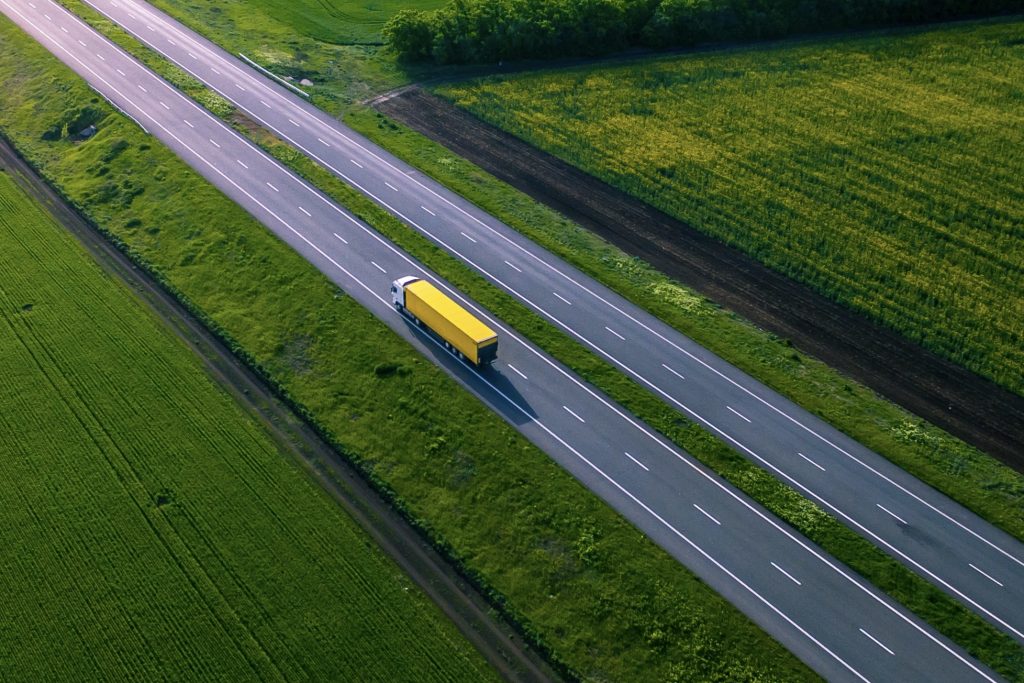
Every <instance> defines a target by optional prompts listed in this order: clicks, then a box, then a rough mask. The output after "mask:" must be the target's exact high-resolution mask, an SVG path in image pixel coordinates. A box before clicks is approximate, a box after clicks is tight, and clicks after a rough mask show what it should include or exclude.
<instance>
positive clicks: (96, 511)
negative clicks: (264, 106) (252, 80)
mask: <svg viewBox="0 0 1024 683" xmlns="http://www.w3.org/2000/svg"><path fill="white" fill-rule="evenodd" d="M4 21H6V20H4ZM3 33H4V34H5V35H4V40H7V39H8V38H9V37H10V36H9V35H6V34H9V33H10V29H9V28H8V27H7V26H4V27H3ZM5 52H8V51H7V50H5ZM8 56H9V52H8V54H6V55H5V57H8ZM5 83H9V81H5ZM62 144H63V145H64V146H67V147H70V144H69V143H62ZM125 154H128V155H132V156H135V155H138V154H140V152H138V151H137V150H127V149H126V150H125ZM0 386H2V387H3V391H2V392H0V434H2V435H3V437H2V439H0V480H2V482H3V484H2V487H3V500H4V514H3V516H2V519H0V544H2V545H3V548H4V563H3V565H4V570H3V581H2V583H3V591H2V594H0V613H2V614H3V615H4V616H3V622H4V627H3V639H2V642H0V679H4V680H23V681H29V680H46V681H58V680H68V681H81V680H91V681H102V680H123V679H124V678H132V679H137V680H158V679H166V680H175V679H181V680H186V679H194V678H204V679H219V680H232V679H253V678H259V679H272V680H273V679H277V680H281V679H310V678H313V679H320V680H338V679H352V678H359V679H362V680H370V679H374V680H387V681H392V680H417V681H420V680H433V681H452V680H465V681H477V680H481V679H483V680H487V679H495V678H496V675H495V674H494V673H493V672H491V671H489V669H488V667H487V665H486V663H485V662H484V661H483V659H482V658H481V657H480V656H479V654H477V653H476V652H475V651H474V650H473V648H472V647H471V646H470V645H469V643H467V642H466V641H465V640H464V639H463V638H462V637H461V636H460V635H459V633H458V632H457V631H456V630H455V627H454V626H453V625H452V624H451V623H450V622H449V621H448V619H447V618H446V617H444V616H443V615H442V614H441V612H440V611H439V610H438V609H437V607H436V606H435V605H433V604H432V603H431V602H430V601H429V600H428V599H426V597H425V596H423V595H422V594H421V593H420V592H419V591H418V590H417V589H415V587H413V586H412V585H411V583H410V581H409V580H408V579H407V578H406V577H405V576H404V575H403V574H402V572H401V571H399V570H398V568H397V567H396V566H395V565H394V564H392V563H391V561H390V560H388V559H387V558H385V557H383V555H382V554H381V553H380V551H379V550H377V549H376V548H375V547H373V546H372V544H371V543H370V542H369V541H368V539H367V537H366V536H365V534H364V533H363V532H362V531H361V530H360V529H359V528H358V527H357V526H356V524H355V523H354V522H353V521H352V520H351V519H349V518H348V517H347V516H346V515H345V514H344V513H343V512H341V511H340V510H339V509H338V507H337V506H336V504H335V503H334V502H333V501H332V500H331V499H330V498H329V497H328V496H327V495H326V494H325V493H324V492H323V491H322V490H321V489H320V488H319V487H318V486H317V485H316V484H315V483H313V482H312V480H311V479H310V478H309V477H308V476H307V475H306V474H305V473H304V472H303V471H302V470H301V469H299V467H298V466H297V465H296V464H295V463H294V462H292V461H291V460H289V459H288V457H287V456H285V455H284V454H283V453H282V451H281V450H279V448H278V447H277V446H276V445H275V443H274V442H273V441H272V440H271V438H270V436H269V435H268V433H267V432H266V431H265V429H264V428H263V426H262V425H260V424H259V423H258V422H257V421H256V419H255V418H254V417H252V416H251V415H247V414H246V413H244V412H243V410H242V409H241V408H240V407H239V406H238V405H237V404H236V403H235V402H234V400H233V399H232V398H231V397H230V396H229V395H228V394H227V393H226V392H225V391H223V390H222V389H221V388H220V387H218V386H216V385H215V384H214V383H213V381H212V380H211V379H210V377H209V376H208V375H207V374H206V373H205V372H204V370H203V368H202V366H201V363H200V362H199V360H198V359H197V358H196V357H195V356H194V355H193V353H192V351H191V350H190V349H189V348H188V347H187V346H186V345H185V344H184V343H182V342H181V340H179V339H177V338H176V337H175V335H174V334H173V333H172V332H171V331H170V330H169V329H167V328H166V327H165V326H164V324H163V323H162V322H161V321H160V320H158V319H157V318H156V317H155V315H153V314H152V313H151V312H150V311H149V310H147V309H146V308H145V306H144V305H143V304H142V303H141V302H140V301H139V300H138V299H137V298H136V297H135V295H134V294H133V293H132V292H131V291H130V290H129V289H128V288H127V287H125V286H123V285H121V284H120V283H119V282H117V281H116V280H114V279H112V278H111V277H109V276H108V275H107V274H106V273H105V272H103V271H102V270H101V268H100V267H98V266H97V264H96V263H95V262H93V261H92V259H91V258H90V257H89V255H88V254H87V253H86V252H85V250H84V249H83V248H82V247H81V246H80V245H79V244H78V243H77V242H75V240H74V238H72V237H71V236H70V235H69V234H68V233H67V232H66V231H65V230H64V229H63V228H61V227H60V226H58V225H57V224H56V223H54V222H53V220H52V219H51V218H50V217H49V216H48V215H47V214H45V213H44V212H43V209H42V208H41V207H40V206H38V205H37V204H35V203H34V202H33V201H32V200H30V199H29V197H28V196H27V195H25V194H24V192H23V191H22V190H21V189H20V188H19V187H18V186H17V185H16V184H15V182H14V180H13V179H12V178H11V177H10V176H9V175H7V173H4V172H3V171H0ZM414 671H415V672H416V673H415V675H411V672H414Z"/></svg>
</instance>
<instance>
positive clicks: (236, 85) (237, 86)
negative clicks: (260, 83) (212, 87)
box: [235, 83, 245, 91]
mask: <svg viewBox="0 0 1024 683" xmlns="http://www.w3.org/2000/svg"><path fill="white" fill-rule="evenodd" d="M235 87H236V88H238V89H239V90H242V91H245V86H244V85H242V84H241V83H235Z"/></svg>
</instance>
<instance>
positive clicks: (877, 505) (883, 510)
mask: <svg viewBox="0 0 1024 683" xmlns="http://www.w3.org/2000/svg"><path fill="white" fill-rule="evenodd" d="M875 506H876V507H878V509H879V510H881V511H882V512H885V513H887V514H889V515H891V516H892V517H894V518H896V521H898V522H899V523H900V524H906V522H905V521H903V518H902V517H900V516H899V515H897V514H895V513H894V512H892V511H890V510H888V509H886V508H884V507H882V505H880V504H879V503H875Z"/></svg>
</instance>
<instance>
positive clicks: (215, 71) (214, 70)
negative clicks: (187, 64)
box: [210, 66, 221, 76]
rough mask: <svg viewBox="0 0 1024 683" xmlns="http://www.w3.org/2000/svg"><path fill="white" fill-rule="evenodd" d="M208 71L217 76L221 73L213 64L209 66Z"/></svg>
mask: <svg viewBox="0 0 1024 683" xmlns="http://www.w3.org/2000/svg"><path fill="white" fill-rule="evenodd" d="M210 71H212V72H213V73H215V74H217V75H218V76H220V75H221V73H220V72H219V71H217V67H215V66H211V67H210Z"/></svg>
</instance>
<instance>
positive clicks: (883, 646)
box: [858, 629, 896, 656]
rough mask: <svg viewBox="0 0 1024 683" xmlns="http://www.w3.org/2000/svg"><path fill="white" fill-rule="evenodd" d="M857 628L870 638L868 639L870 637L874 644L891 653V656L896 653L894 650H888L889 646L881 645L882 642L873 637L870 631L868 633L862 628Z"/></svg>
mask: <svg viewBox="0 0 1024 683" xmlns="http://www.w3.org/2000/svg"><path fill="white" fill-rule="evenodd" d="M858 630H859V631H860V632H861V633H863V634H864V635H866V636H867V637H868V638H870V639H871V642H873V643H874V644H875V645H877V646H878V647H880V648H882V649H883V650H885V651H886V652H888V653H889V654H891V655H893V656H895V655H896V653H895V652H893V651H892V650H890V649H889V648H887V647H886V646H885V645H882V642H881V641H880V640H878V638H875V637H874V636H873V635H871V634H870V633H868V632H867V631H865V630H864V629H858Z"/></svg>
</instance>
